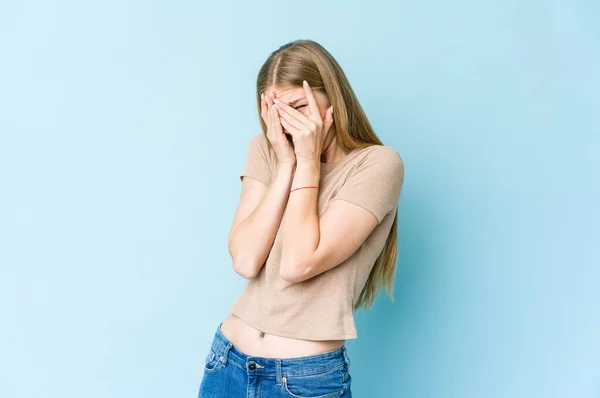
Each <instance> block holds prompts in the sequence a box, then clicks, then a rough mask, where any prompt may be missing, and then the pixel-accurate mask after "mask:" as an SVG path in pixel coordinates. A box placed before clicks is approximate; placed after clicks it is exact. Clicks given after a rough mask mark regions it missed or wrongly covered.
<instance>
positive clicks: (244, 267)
mask: <svg viewBox="0 0 600 398" xmlns="http://www.w3.org/2000/svg"><path fill="white" fill-rule="evenodd" d="M266 91H267V95H266V96H264V97H263V99H262V101H261V102H262V109H261V116H262V117H263V120H264V121H265V123H266V125H267V137H268V139H269V140H270V141H271V144H272V145H273V148H274V150H275V154H276V156H277V159H278V163H279V166H278V167H277V168H276V170H275V171H274V173H273V177H272V180H271V183H270V184H269V186H265V185H264V184H263V183H262V182H260V181H257V180H254V179H252V178H243V183H242V193H241V197H240V202H239V204H238V208H237V210H236V214H235V216H234V220H233V223H232V227H231V232H230V235H229V252H230V254H231V256H232V259H233V266H234V269H235V271H236V272H237V273H238V274H240V275H242V276H243V277H245V278H248V279H251V278H254V277H255V276H256V275H257V274H258V273H259V272H260V270H261V268H262V267H263V266H264V264H265V261H266V259H267V257H268V255H269V252H270V250H271V247H272V245H273V241H274V239H275V236H276V234H277V232H278V230H279V228H281V229H282V247H283V249H282V250H283V251H282V262H281V266H280V271H279V277H280V278H281V279H282V280H284V281H287V282H288V283H289V284H293V283H299V282H302V281H304V280H307V279H309V278H312V277H314V276H316V275H318V274H321V273H323V272H325V271H327V270H329V269H331V268H333V267H335V266H336V265H338V264H340V263H342V262H343V261H345V260H346V259H347V258H349V257H350V256H351V255H352V254H353V253H354V252H356V250H358V248H359V247H360V245H361V244H362V243H363V242H364V240H365V239H366V238H367V237H368V236H369V235H370V233H371V232H372V231H373V229H374V228H375V226H376V225H377V218H376V217H375V216H374V215H373V214H372V213H370V212H369V211H368V210H366V209H364V208H362V207H360V206H358V205H355V204H353V203H350V202H347V201H344V200H334V201H332V202H331V203H330V204H329V205H328V206H327V210H326V211H325V213H324V214H323V215H322V216H321V217H319V216H318V214H317V198H318V192H319V189H318V188H306V189H298V190H295V191H293V192H290V191H291V190H293V189H294V188H299V187H306V186H318V185H319V184H320V167H321V162H325V163H337V162H339V161H341V160H342V159H343V158H344V157H345V156H346V154H345V153H344V152H343V151H342V149H341V148H340V147H339V146H338V145H337V142H336V138H335V125H334V124H333V119H332V117H331V116H332V115H333V112H332V108H331V107H330V103H329V99H328V98H327V96H326V95H325V94H324V93H321V92H319V91H314V92H313V91H312V90H311V89H310V87H309V86H304V87H285V88H279V87H273V88H269V89H268V90H266ZM296 99H300V101H299V102H297V103H295V104H294V105H293V107H292V106H290V105H288V103H291V102H292V101H294V100H296ZM275 100H277V101H275ZM275 105H277V106H275ZM286 135H287V136H289V137H290V139H288V138H286ZM290 140H291V142H290ZM284 210H285V218H284V217H283V214H284ZM221 329H222V331H223V333H224V334H225V336H226V337H228V338H229V339H230V340H231V341H232V342H234V344H236V345H237V346H238V347H239V348H240V349H241V350H242V351H244V352H246V353H248V354H251V355H258V356H265V357H281V358H284V357H294V356H303V355H313V354H317V353H320V352H325V351H329V350H331V349H334V348H337V347H340V346H341V345H342V344H343V343H344V341H343V340H329V341H310V340H300V339H293V338H286V337H281V336H275V335H271V334H266V335H265V337H259V333H260V331H258V330H256V329H254V328H253V327H251V326H249V325H247V324H246V323H244V322H243V321H241V320H239V319H237V318H236V317H235V316H233V315H231V314H230V315H229V316H228V318H227V319H226V320H225V321H224V322H223V325H222V326H221Z"/></svg>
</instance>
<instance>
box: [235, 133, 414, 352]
mask: <svg viewBox="0 0 600 398" xmlns="http://www.w3.org/2000/svg"><path fill="white" fill-rule="evenodd" d="M276 168H277V157H276V155H275V154H274V152H273V151H272V150H270V149H269V147H268V143H267V138H266V137H265V136H264V134H263V133H260V134H258V135H256V136H254V137H253V138H252V139H251V140H250V143H249V145H248V149H247V157H246V162H245V166H244V169H243V170H242V172H241V174H240V180H241V179H242V178H243V177H245V176H247V177H251V178H254V179H256V180H258V181H261V182H262V183H264V184H265V185H266V186H269V184H270V182H271V177H272V176H273V175H274V173H275V170H276ZM403 181H404V165H403V162H402V159H401V157H400V154H399V153H398V152H397V151H396V150H395V149H394V148H392V147H390V146H385V145H372V146H369V147H366V148H357V149H354V150H352V151H351V152H350V153H348V154H347V155H346V157H345V158H344V159H343V160H342V161H340V162H338V163H333V164H332V163H321V179H320V182H319V193H318V200H317V214H318V215H319V217H321V216H322V214H323V213H324V212H325V210H326V209H327V205H328V204H329V203H331V202H332V201H333V200H345V201H348V202H352V203H354V204H356V205H358V206H361V207H363V208H365V209H367V210H368V211H370V212H371V213H373V214H374V215H375V217H377V221H378V224H377V226H376V227H375V229H374V230H373V231H372V232H371V234H370V235H369V236H368V237H367V239H366V240H365V241H364V242H363V244H362V245H361V246H360V247H359V248H358V250H356V252H354V254H352V255H351V256H350V257H349V258H348V259H346V260H345V261H344V262H342V263H340V264H338V265H336V266H335V267H333V268H331V269H329V270H327V271H325V272H322V273H321V274H319V275H316V276H314V277H312V278H310V279H307V280H304V281H301V282H298V283H290V282H287V281H285V280H283V279H281V278H280V277H279V263H280V261H281V254H282V236H281V228H280V229H279V231H278V232H277V234H276V236H275V240H274V242H273V246H272V248H271V251H270V253H269V255H268V257H267V259H266V261H265V264H264V265H263V267H262V268H261V269H260V271H259V273H258V274H257V275H256V277H254V278H252V279H249V280H248V282H247V283H246V285H245V287H244V289H243V291H242V293H241V295H240V296H239V297H238V299H237V300H236V301H235V302H234V303H233V305H232V306H231V309H230V312H231V314H233V315H235V316H237V317H238V318H241V319H242V320H243V321H244V322H245V323H247V324H249V325H250V326H253V327H254V328H256V329H258V330H260V331H263V332H265V333H270V334H273V335H278V336H283V337H289V338H296V339H306V340H347V339H355V338H357V337H358V334H357V331H356V326H355V323H354V309H353V306H354V303H355V302H356V300H357V299H358V297H359V295H360V292H361V290H362V288H363V287H364V285H365V283H366V281H367V278H368V277H369V273H370V272H371V270H372V268H373V265H374V263H375V260H376V259H377V257H378V256H379V255H380V254H381V252H382V250H383V247H384V245H385V242H386V239H387V237H388V234H389V232H390V229H391V226H392V223H393V221H394V218H395V215H396V211H397V206H398V200H399V197H400V191H401V188H402V183H403ZM284 212H285V210H284Z"/></svg>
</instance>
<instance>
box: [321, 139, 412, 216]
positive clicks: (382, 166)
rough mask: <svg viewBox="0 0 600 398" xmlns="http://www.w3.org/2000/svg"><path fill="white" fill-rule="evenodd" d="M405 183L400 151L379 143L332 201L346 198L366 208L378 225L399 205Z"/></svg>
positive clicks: (349, 176) (353, 171)
mask: <svg viewBox="0 0 600 398" xmlns="http://www.w3.org/2000/svg"><path fill="white" fill-rule="evenodd" d="M403 182H404V164H403V162H402V158H401V157H400V154H399V153H398V152H397V151H396V150H395V149H394V148H392V147H389V146H379V148H376V149H374V150H372V151H369V152H368V153H367V154H366V156H365V157H364V158H363V159H361V161H360V162H359V163H358V164H357V166H356V167H355V168H354V169H353V170H352V171H351V172H350V173H349V175H348V176H347V178H346V180H345V182H344V184H343V185H342V187H341V188H340V190H339V191H338V193H337V195H336V196H335V197H334V198H333V199H332V200H335V199H340V200H345V201H348V202H351V203H354V204H356V205H358V206H361V207H363V208H365V209H367V210H368V211H370V212H371V213H373V214H374V215H375V217H377V222H378V224H379V223H381V221H383V218H384V217H385V216H386V215H387V214H388V213H389V212H391V211H392V210H394V209H395V208H396V206H397V205H398V200H399V199H400V191H401V190H402V184H403Z"/></svg>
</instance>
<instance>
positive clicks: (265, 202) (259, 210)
mask: <svg viewBox="0 0 600 398" xmlns="http://www.w3.org/2000/svg"><path fill="white" fill-rule="evenodd" d="M292 174H293V165H288V164H283V163H282V164H280V165H279V167H278V168H277V170H276V171H275V173H274V175H273V178H272V180H271V183H270V184H269V186H266V185H265V184H264V183H263V182H261V181H259V180H257V179H254V178H243V179H242V193H241V196H240V202H239V204H238V207H237V210H236V212H235V216H234V219H233V223H232V226H231V231H230V233H229V242H228V248H229V254H230V255H231V258H232V259H233V268H234V270H235V272H237V273H238V274H239V275H241V276H243V277H244V278H247V279H251V278H254V277H255V276H256V275H257V274H258V272H259V271H260V269H261V268H262V266H263V265H264V263H265V261H266V258H267V256H268V255H269V252H270V250H271V247H272V245H273V241H274V240H275V236H276V234H277V230H278V229H279V225H280V223H281V218H282V215H283V209H284V208H285V203H286V201H287V199H288V195H289V190H290V185H291V182H292Z"/></svg>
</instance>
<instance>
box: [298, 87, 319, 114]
mask: <svg viewBox="0 0 600 398" xmlns="http://www.w3.org/2000/svg"><path fill="white" fill-rule="evenodd" d="M302 85H303V86H304V92H305V93H306V99H307V100H308V107H309V109H310V114H311V115H318V116H321V115H320V112H319V105H318V104H317V99H316V98H315V96H314V95H313V92H312V88H310V86H309V85H308V82H307V81H306V80H303V82H302Z"/></svg>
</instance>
